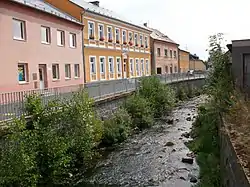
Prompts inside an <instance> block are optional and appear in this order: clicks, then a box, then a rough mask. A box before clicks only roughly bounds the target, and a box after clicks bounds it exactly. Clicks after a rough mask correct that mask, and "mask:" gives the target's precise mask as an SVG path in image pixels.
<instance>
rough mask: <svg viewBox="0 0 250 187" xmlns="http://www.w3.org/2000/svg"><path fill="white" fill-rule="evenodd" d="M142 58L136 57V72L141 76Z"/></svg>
mask: <svg viewBox="0 0 250 187" xmlns="http://www.w3.org/2000/svg"><path fill="white" fill-rule="evenodd" d="M139 63H140V59H139V58H136V59H135V74H136V76H137V77H139V76H140V64H139Z"/></svg>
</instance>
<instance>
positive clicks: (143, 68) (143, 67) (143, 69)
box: [140, 58, 145, 76]
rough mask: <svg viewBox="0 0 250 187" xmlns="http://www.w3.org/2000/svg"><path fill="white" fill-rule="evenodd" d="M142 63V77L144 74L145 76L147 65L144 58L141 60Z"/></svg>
mask: <svg viewBox="0 0 250 187" xmlns="http://www.w3.org/2000/svg"><path fill="white" fill-rule="evenodd" d="M140 60H141V61H140V64H141V71H140V72H141V76H143V75H144V74H145V66H144V65H145V64H144V62H145V60H144V58H141V59H140Z"/></svg>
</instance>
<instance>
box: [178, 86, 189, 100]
mask: <svg viewBox="0 0 250 187" xmlns="http://www.w3.org/2000/svg"><path fill="white" fill-rule="evenodd" d="M176 98H177V99H179V100H181V101H184V100H185V99H187V94H186V90H185V89H184V87H183V86H179V87H177V89H176Z"/></svg>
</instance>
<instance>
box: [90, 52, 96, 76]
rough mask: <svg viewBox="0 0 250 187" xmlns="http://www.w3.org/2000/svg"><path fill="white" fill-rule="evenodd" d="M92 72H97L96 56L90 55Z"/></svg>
mask: <svg viewBox="0 0 250 187" xmlns="http://www.w3.org/2000/svg"><path fill="white" fill-rule="evenodd" d="M90 73H91V74H96V57H93V56H92V57H90Z"/></svg>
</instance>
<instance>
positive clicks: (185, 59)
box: [179, 49, 190, 73]
mask: <svg viewBox="0 0 250 187" xmlns="http://www.w3.org/2000/svg"><path fill="white" fill-rule="evenodd" d="M189 55H190V53H189V52H188V51H185V50H182V49H179V64H180V73H186V72H187V71H188V70H189V64H190V61H189Z"/></svg>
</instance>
